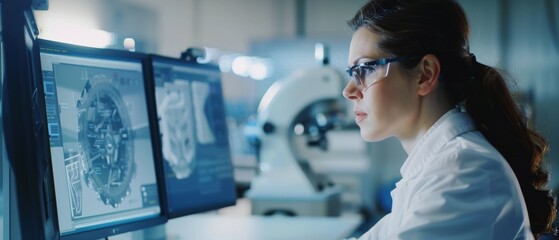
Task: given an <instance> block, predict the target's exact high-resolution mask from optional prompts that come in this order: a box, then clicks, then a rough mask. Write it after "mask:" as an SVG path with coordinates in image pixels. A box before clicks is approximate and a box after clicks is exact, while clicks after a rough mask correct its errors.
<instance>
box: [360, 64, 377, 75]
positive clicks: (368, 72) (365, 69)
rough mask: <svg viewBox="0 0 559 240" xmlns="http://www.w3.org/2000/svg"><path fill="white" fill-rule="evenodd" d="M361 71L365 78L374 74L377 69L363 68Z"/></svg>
mask: <svg viewBox="0 0 559 240" xmlns="http://www.w3.org/2000/svg"><path fill="white" fill-rule="evenodd" d="M361 71H362V72H363V76H364V77H367V76H369V75H371V74H372V73H373V72H375V67H374V66H363V68H362V69H361Z"/></svg>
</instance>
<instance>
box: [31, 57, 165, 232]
mask: <svg viewBox="0 0 559 240" xmlns="http://www.w3.org/2000/svg"><path fill="white" fill-rule="evenodd" d="M41 65H42V73H43V85H44V92H45V102H46V110H47V122H48V131H49V135H50V147H51V148H50V149H51V157H52V165H53V174H54V181H55V191H56V202H57V211H58V220H59V225H60V231H61V233H62V235H64V234H70V233H75V232H81V231H85V230H88V229H95V228H98V227H103V226H107V225H111V224H115V223H123V222H127V221H131V220H137V219H143V218H149V217H152V216H154V215H158V214H159V212H160V205H159V197H158V191H157V184H156V174H155V170H154V169H155V168H154V160H153V156H154V155H153V149H152V143H151V136H150V131H149V121H148V112H147V105H146V96H145V87H144V78H143V73H142V65H141V62H140V61H139V60H133V59H132V60H128V61H127V60H122V59H96V58H89V57H86V56H74V55H64V54H62V53H60V52H51V51H49V50H48V49H41Z"/></svg>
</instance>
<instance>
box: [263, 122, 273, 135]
mask: <svg viewBox="0 0 559 240" xmlns="http://www.w3.org/2000/svg"><path fill="white" fill-rule="evenodd" d="M262 130H263V131H264V133H266V134H270V133H273V132H274V131H275V130H276V126H274V124H272V123H270V122H265V123H264V125H262Z"/></svg>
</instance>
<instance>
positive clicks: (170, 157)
mask: <svg viewBox="0 0 559 240" xmlns="http://www.w3.org/2000/svg"><path fill="white" fill-rule="evenodd" d="M158 109H159V116H160V118H161V120H160V122H159V126H160V128H161V140H162V149H163V157H164V158H165V160H166V161H167V162H168V163H169V166H170V167H171V169H172V170H173V172H174V173H175V176H176V178H177V179H183V178H187V177H188V176H190V174H192V172H193V171H194V168H195V166H196V161H195V158H194V155H195V154H196V141H195V139H194V131H195V130H194V118H193V116H192V115H193V114H192V112H193V111H192V101H191V100H190V85H189V84H188V82H179V81H177V82H175V83H174V84H165V96H164V98H163V100H162V101H161V103H160V104H159V108H158Z"/></svg>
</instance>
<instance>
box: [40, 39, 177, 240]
mask: <svg viewBox="0 0 559 240" xmlns="http://www.w3.org/2000/svg"><path fill="white" fill-rule="evenodd" d="M38 46H39V55H40V54H41V53H42V52H43V49H44V48H52V49H60V50H63V51H64V53H63V55H72V56H80V57H84V56H91V57H92V58H95V59H109V60H115V59H116V60H117V61H118V60H119V59H122V60H132V61H136V62H139V63H141V65H142V75H143V78H144V91H145V98H146V107H147V113H148V116H147V117H148V123H149V131H150V135H151V143H152V144H151V145H152V148H153V160H154V166H155V175H156V182H157V187H158V194H159V207H160V212H159V215H158V216H154V217H151V218H147V219H139V220H135V221H130V222H125V223H117V224H115V225H110V226H103V227H99V228H95V229H90V230H89V229H88V230H83V231H80V232H75V233H69V234H67V235H62V233H61V232H60V226H58V223H57V226H58V229H56V230H57V232H58V234H59V236H60V239H62V240H72V239H84V238H87V239H98V238H105V237H108V236H113V235H118V234H121V233H125V232H130V231H134V230H140V229H144V228H148V227H152V226H156V225H159V224H164V223H165V222H166V221H167V218H168V214H167V209H168V208H167V199H166V196H167V194H166V192H165V189H166V186H165V183H164V182H163V181H162V180H164V175H163V174H164V172H163V168H161V166H162V165H161V161H162V156H161V155H160V152H159V151H158V149H159V144H158V138H159V129H158V127H157V125H158V121H157V113H156V112H155V110H156V108H155V103H154V101H153V99H154V97H155V96H154V94H153V91H151V89H152V88H153V85H151V83H152V82H153V81H149V78H150V76H151V75H150V74H149V66H148V65H149V64H148V55H147V54H143V53H136V52H129V51H123V50H116V49H101V48H92V47H84V46H78V45H72V44H67V43H61V42H55V41H50V40H45V39H38ZM39 62H40V61H39ZM41 72H42V67H41ZM41 84H43V80H41ZM38 94H39V97H40V98H41V99H44V98H45V93H44V91H39V93H38ZM43 103H44V104H43V105H44V106H43V107H42V111H43V116H44V118H45V119H44V121H45V122H46V121H47V120H46V117H47V116H46V109H45V107H46V102H44V101H43ZM47 144H48V145H49V146H48V149H49V151H47V153H46V154H47V158H49V159H52V156H51V152H50V141H47ZM49 162H52V161H49ZM50 171H53V169H52V167H51V168H50ZM51 176H52V177H54V173H52V172H51ZM53 194H54V193H53ZM54 201H55V204H54V206H55V207H54V208H55V210H54V214H55V215H58V206H57V205H56V198H54ZM56 219H58V218H56Z"/></svg>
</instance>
